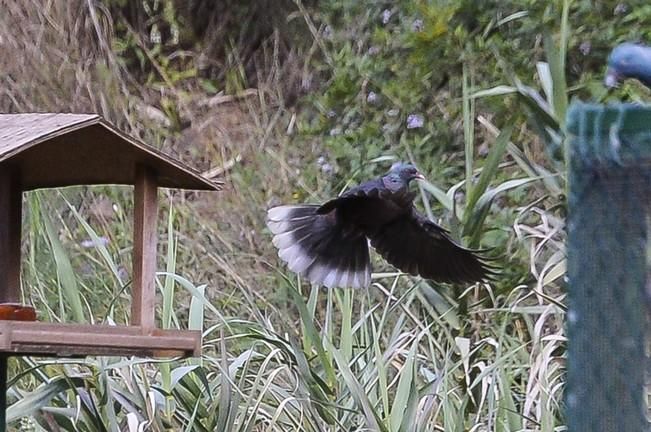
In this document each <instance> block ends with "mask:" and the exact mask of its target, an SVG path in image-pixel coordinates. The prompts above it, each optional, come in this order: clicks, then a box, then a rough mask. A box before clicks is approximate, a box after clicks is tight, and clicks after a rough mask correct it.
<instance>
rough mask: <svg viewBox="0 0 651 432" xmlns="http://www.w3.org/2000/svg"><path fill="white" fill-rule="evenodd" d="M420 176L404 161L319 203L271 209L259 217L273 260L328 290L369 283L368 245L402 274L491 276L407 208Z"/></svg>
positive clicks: (455, 279)
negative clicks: (264, 225) (263, 222)
mask: <svg viewBox="0 0 651 432" xmlns="http://www.w3.org/2000/svg"><path fill="white" fill-rule="evenodd" d="M415 179H424V177H423V175H422V174H420V173H419V172H418V170H416V168H415V167H414V166H413V165H411V164H408V163H401V162H399V163H395V164H394V165H393V166H392V167H391V169H390V170H389V172H388V173H387V174H385V175H384V176H382V177H379V178H376V179H373V180H369V181H367V182H365V183H362V184H360V185H359V186H356V187H354V188H352V189H350V190H348V191H346V192H345V193H343V194H342V195H340V196H339V197H337V198H334V199H332V200H330V201H327V202H326V203H324V204H321V205H318V204H299V205H283V206H279V207H274V208H271V209H269V210H268V212H267V226H268V227H269V229H270V230H271V232H272V233H273V235H274V237H273V244H274V245H275V246H276V247H277V248H278V256H279V257H280V258H281V259H282V260H283V261H284V262H286V263H287V265H288V267H289V269H290V270H291V271H293V272H295V273H298V274H300V275H302V276H304V277H305V278H306V279H308V280H309V281H310V282H312V283H314V284H322V285H325V286H326V287H328V288H334V287H352V288H366V287H368V286H369V285H370V283H371V262H370V257H369V243H370V245H371V246H372V247H373V248H374V249H375V250H376V251H377V252H378V253H379V254H380V255H382V257H384V259H385V260H387V261H388V262H389V263H391V264H392V265H394V266H395V267H397V268H398V269H400V270H401V271H403V272H405V273H409V274H412V275H420V276H422V277H423V278H426V279H431V280H434V281H438V282H452V283H471V282H477V281H481V280H484V279H486V278H488V277H489V276H491V275H492V274H494V271H493V270H494V269H493V268H492V267H491V266H490V265H488V264H487V263H486V258H484V257H482V256H481V255H479V253H478V251H475V250H472V249H467V248H464V247H463V246H461V245H459V244H457V243H456V242H455V241H454V240H452V238H451V237H450V235H449V233H448V231H447V230H445V229H444V228H442V227H441V226H439V225H437V224H436V223H434V222H432V221H430V220H429V219H428V218H427V217H425V216H424V215H422V214H421V213H419V212H418V211H417V210H416V208H415V207H414V198H415V197H416V193H415V192H411V191H410V190H409V184H410V182H411V181H412V180H415Z"/></svg>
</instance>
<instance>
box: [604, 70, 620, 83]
mask: <svg viewBox="0 0 651 432" xmlns="http://www.w3.org/2000/svg"><path fill="white" fill-rule="evenodd" d="M620 78H621V75H620V74H618V73H617V71H616V70H615V69H613V68H608V69H607V70H606V78H604V84H605V85H606V87H608V88H613V87H617V85H618V84H619V80H620Z"/></svg>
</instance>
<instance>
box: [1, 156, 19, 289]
mask: <svg viewBox="0 0 651 432" xmlns="http://www.w3.org/2000/svg"><path fill="white" fill-rule="evenodd" d="M22 204H23V193H22V190H21V187H20V175H19V171H18V170H17V169H13V168H11V167H1V168H0V302H19V301H20V236H21V232H22V230H21V225H22Z"/></svg>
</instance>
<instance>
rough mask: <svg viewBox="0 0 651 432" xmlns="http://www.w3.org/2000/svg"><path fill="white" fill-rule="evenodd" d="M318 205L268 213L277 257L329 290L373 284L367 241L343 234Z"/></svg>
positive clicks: (268, 222) (356, 236)
mask: <svg viewBox="0 0 651 432" xmlns="http://www.w3.org/2000/svg"><path fill="white" fill-rule="evenodd" d="M318 208H319V206H316V205H296V206H280V207H274V208H272V209H270V210H269V211H268V213H267V216H268V218H267V226H268V227H269V229H270V230H271V232H272V233H273V234H274V238H273V244H274V246H276V247H277V248H278V256H279V257H280V258H281V259H282V260H283V261H285V262H286V263H287V265H288V267H289V269H290V270H291V271H293V272H295V273H299V274H301V275H303V276H305V277H306V278H307V279H308V280H310V281H311V282H312V283H316V284H323V285H325V286H327V287H328V288H332V287H336V286H342V287H345V286H350V287H355V288H362V287H366V286H368V284H369V283H370V272H371V270H370V259H369V252H368V241H367V240H366V237H365V236H364V235H363V234H361V233H358V232H351V231H344V230H343V229H342V227H341V226H340V225H338V224H337V223H336V220H335V219H334V218H333V217H331V216H329V215H327V214H325V215H324V214H317V213H316V211H317V209H318Z"/></svg>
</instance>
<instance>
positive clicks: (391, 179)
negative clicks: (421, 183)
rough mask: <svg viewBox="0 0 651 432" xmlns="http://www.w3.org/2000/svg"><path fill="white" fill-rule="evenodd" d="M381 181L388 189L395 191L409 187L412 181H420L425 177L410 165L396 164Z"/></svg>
mask: <svg viewBox="0 0 651 432" xmlns="http://www.w3.org/2000/svg"><path fill="white" fill-rule="evenodd" d="M382 179H383V180H384V184H385V185H386V186H387V187H388V188H389V189H392V190H397V189H401V188H404V187H407V186H409V182H411V181H412V180H414V179H421V180H422V179H425V177H423V175H422V174H421V173H419V172H418V170H417V169H416V167H414V166H413V165H412V164H409V163H404V162H396V163H394V164H393V165H392V166H391V169H390V170H389V172H388V173H387V175H385V176H384V177H383V178H382Z"/></svg>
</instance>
